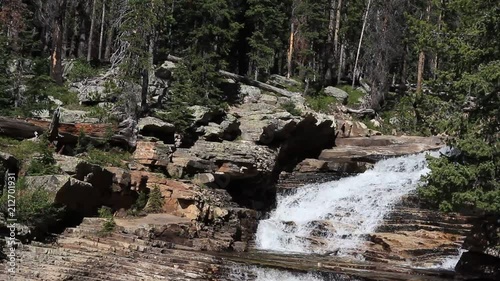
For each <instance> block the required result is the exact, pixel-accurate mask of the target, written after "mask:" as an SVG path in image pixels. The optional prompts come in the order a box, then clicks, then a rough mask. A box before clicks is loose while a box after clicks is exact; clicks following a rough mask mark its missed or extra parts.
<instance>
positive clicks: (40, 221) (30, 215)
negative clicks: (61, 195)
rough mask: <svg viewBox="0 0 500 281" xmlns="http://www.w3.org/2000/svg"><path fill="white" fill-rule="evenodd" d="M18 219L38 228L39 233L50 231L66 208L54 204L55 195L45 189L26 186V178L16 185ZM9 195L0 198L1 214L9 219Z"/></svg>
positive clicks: (4, 194)
mask: <svg viewBox="0 0 500 281" xmlns="http://www.w3.org/2000/svg"><path fill="white" fill-rule="evenodd" d="M16 191H17V194H16V218H17V220H18V223H21V224H26V225H28V226H30V227H32V228H36V229H37V231H39V232H42V233H44V232H46V231H48V227H49V225H51V224H54V223H56V222H57V221H58V220H60V219H61V217H62V215H63V213H64V208H63V207H58V206H56V205H54V204H53V198H54V195H53V194H51V193H50V192H49V191H47V190H45V189H43V188H36V189H32V188H29V187H28V186H26V181H25V179H24V178H19V179H18V181H17V183H16ZM7 200H8V193H7V192H4V193H3V194H2V196H1V197H0V212H2V213H3V214H4V215H5V217H8V209H7V207H8V204H7Z"/></svg>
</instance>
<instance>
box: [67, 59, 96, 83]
mask: <svg viewBox="0 0 500 281" xmlns="http://www.w3.org/2000/svg"><path fill="white" fill-rule="evenodd" d="M97 75H99V69H98V68H94V67H92V66H91V65H90V64H89V63H88V62H86V61H84V60H75V61H74V62H73V67H72V68H71V70H70V72H69V74H68V79H69V80H71V81H78V80H83V79H86V78H90V77H95V76H97Z"/></svg>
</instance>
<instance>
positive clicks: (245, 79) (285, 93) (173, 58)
mask: <svg viewBox="0 0 500 281" xmlns="http://www.w3.org/2000/svg"><path fill="white" fill-rule="evenodd" d="M167 60H169V61H171V62H175V63H179V62H181V61H182V58H180V57H176V56H172V55H168V57H167ZM219 73H220V74H221V75H222V76H224V77H227V78H231V79H234V80H235V81H237V82H243V83H245V84H247V85H250V86H254V87H257V88H259V89H261V90H265V91H269V92H272V93H275V94H278V95H282V96H285V97H289V98H291V97H294V96H297V95H300V94H299V93H293V92H290V91H287V90H284V89H280V88H278V87H274V86H272V85H269V84H266V83H263V82H259V81H257V80H253V79H250V78H248V77H245V76H241V75H238V74H235V73H231V72H227V71H224V70H219Z"/></svg>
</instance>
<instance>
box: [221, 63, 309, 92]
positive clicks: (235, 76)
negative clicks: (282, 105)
mask: <svg viewBox="0 0 500 281" xmlns="http://www.w3.org/2000/svg"><path fill="white" fill-rule="evenodd" d="M219 73H220V74H221V75H222V76H224V77H228V78H231V79H234V80H236V81H238V82H243V83H245V84H247V85H250V86H254V87H257V88H259V89H261V90H265V91H269V92H272V93H275V94H278V95H281V96H285V97H289V98H291V97H294V96H298V95H300V94H298V93H293V92H290V91H287V90H283V89H280V88H278V87H274V86H271V85H269V84H266V83H262V82H259V81H257V80H253V79H250V78H247V77H244V76H241V75H238V74H234V73H231V72H227V71H224V70H219Z"/></svg>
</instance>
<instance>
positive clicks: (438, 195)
mask: <svg viewBox="0 0 500 281" xmlns="http://www.w3.org/2000/svg"><path fill="white" fill-rule="evenodd" d="M499 82H500V61H499V60H495V61H492V62H490V63H488V64H486V65H480V66H479V67H478V71H477V72H475V73H473V74H469V73H464V74H463V76H462V77H461V79H460V80H457V81H456V82H454V83H450V84H449V85H448V86H447V88H448V90H449V91H450V92H451V93H454V94H455V97H457V99H456V100H454V101H455V102H456V103H458V104H456V103H454V102H448V103H446V106H449V107H452V106H454V108H456V109H458V110H460V109H461V108H463V101H464V100H465V97H464V90H465V89H467V90H468V91H467V92H466V93H467V95H468V96H469V97H468V99H471V97H473V100H474V102H473V103H474V105H470V106H469V107H470V108H468V109H467V112H468V113H467V114H458V113H457V114H454V115H453V114H449V115H448V117H447V122H445V123H444V124H445V128H446V129H447V132H448V134H450V135H451V136H452V138H451V139H450V141H449V143H448V145H449V146H451V147H453V148H455V149H456V150H457V152H456V153H455V154H453V155H451V156H449V157H442V158H439V159H431V160H430V161H429V165H430V168H431V171H432V172H431V173H430V174H429V175H428V176H426V177H425V180H426V185H424V186H422V187H421V188H420V189H419V194H420V196H421V198H423V199H424V200H425V201H427V202H429V203H431V204H433V205H434V206H439V208H440V209H441V210H444V211H457V210H458V211H461V210H475V211H479V212H491V213H500V184H499V183H500V169H499V167H500V134H499V131H500V120H499V116H500V115H499V113H500V112H499V108H500V97H499V95H498V91H499V88H498V85H499ZM436 110H441V111H442V109H436ZM458 110H457V111H458Z"/></svg>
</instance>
